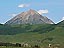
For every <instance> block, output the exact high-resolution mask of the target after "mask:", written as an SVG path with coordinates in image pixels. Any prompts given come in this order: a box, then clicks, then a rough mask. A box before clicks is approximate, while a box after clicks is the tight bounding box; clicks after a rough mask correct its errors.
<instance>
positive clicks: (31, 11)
mask: <svg viewBox="0 0 64 48" xmlns="http://www.w3.org/2000/svg"><path fill="white" fill-rule="evenodd" d="M27 13H28V14H31V15H34V14H36V13H38V12H37V11H35V10H33V9H30V10H29V11H28V12H27Z"/></svg>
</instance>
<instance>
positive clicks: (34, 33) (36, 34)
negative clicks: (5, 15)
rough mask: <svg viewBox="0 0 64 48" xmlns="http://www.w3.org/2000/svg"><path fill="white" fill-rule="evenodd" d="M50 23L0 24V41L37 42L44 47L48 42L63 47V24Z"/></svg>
mask: <svg viewBox="0 0 64 48" xmlns="http://www.w3.org/2000/svg"><path fill="white" fill-rule="evenodd" d="M60 24H61V23H59V24H57V25H52V24H51V25H50V24H37V25H30V24H25V25H11V26H10V25H0V41H2V42H12V43H16V42H19V43H22V42H24V43H29V44H32V45H34V44H39V45H40V46H42V47H44V48H46V47H47V46H48V44H49V43H51V44H60V47H61V48H63V47H64V26H59V25H60Z"/></svg>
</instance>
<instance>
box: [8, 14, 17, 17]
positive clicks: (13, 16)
mask: <svg viewBox="0 0 64 48" xmlns="http://www.w3.org/2000/svg"><path fill="white" fill-rule="evenodd" d="M16 15H17V14H9V16H12V17H14V16H16Z"/></svg>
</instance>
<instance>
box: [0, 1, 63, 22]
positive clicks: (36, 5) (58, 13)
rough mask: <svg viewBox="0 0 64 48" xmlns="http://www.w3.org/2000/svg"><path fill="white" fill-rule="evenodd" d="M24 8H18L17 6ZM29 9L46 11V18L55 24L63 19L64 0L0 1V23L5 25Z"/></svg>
mask: <svg viewBox="0 0 64 48" xmlns="http://www.w3.org/2000/svg"><path fill="white" fill-rule="evenodd" d="M22 4H23V5H24V7H19V5H22ZM29 9H34V10H36V11H38V10H48V13H46V14H42V15H43V16H47V17H48V18H49V19H51V20H52V21H54V22H55V23H57V22H59V21H61V20H62V18H64V0H0V23H5V22H6V21H8V20H9V19H11V18H12V17H13V15H12V14H18V13H21V12H23V11H27V10H29Z"/></svg>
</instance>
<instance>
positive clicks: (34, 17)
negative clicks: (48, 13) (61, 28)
mask: <svg viewBox="0 0 64 48" xmlns="http://www.w3.org/2000/svg"><path fill="white" fill-rule="evenodd" d="M5 24H54V22H53V21H51V20H50V19H48V18H47V17H45V16H42V15H40V14H39V13H38V12H37V11H35V10H32V9H30V10H29V11H26V12H22V13H20V14H18V15H17V16H15V17H14V18H12V19H11V20H9V21H7V22H6V23H5Z"/></svg>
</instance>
